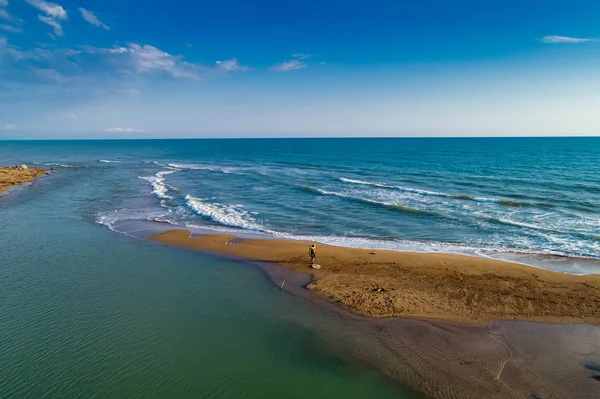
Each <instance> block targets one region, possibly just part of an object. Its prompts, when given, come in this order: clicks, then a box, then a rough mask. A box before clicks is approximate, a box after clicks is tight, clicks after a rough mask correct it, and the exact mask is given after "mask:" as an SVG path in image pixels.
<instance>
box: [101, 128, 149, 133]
mask: <svg viewBox="0 0 600 399" xmlns="http://www.w3.org/2000/svg"><path fill="white" fill-rule="evenodd" d="M106 131H107V132H109V133H144V132H145V131H146V130H144V129H136V128H132V127H111V128H108V129H106Z"/></svg>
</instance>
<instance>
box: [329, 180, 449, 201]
mask: <svg viewBox="0 0 600 399" xmlns="http://www.w3.org/2000/svg"><path fill="white" fill-rule="evenodd" d="M340 180H341V181H343V182H344V183H351V184H360V185H363V186H372V187H379V188H387V189H394V190H400V191H405V192H407V193H414V194H421V195H431V196H435V197H450V196H451V195H450V194H446V193H440V192H437V191H429V190H422V189H419V188H412V187H403V186H390V185H387V184H381V183H371V182H367V181H362V180H356V179H347V178H345V177H340Z"/></svg>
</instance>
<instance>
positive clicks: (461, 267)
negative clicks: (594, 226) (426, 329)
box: [150, 230, 600, 324]
mask: <svg viewBox="0 0 600 399" xmlns="http://www.w3.org/2000/svg"><path fill="white" fill-rule="evenodd" d="M150 239H151V240H154V241H160V242H163V243H167V244H172V245H178V246H183V247H189V248H194V249H201V250H205V251H210V252H215V253H220V254H226V255H230V256H235V257H239V258H243V259H250V260H256V261H261V262H268V263H274V264H277V265H280V266H283V267H285V268H287V269H289V270H293V271H297V272H301V273H305V274H309V275H310V276H311V282H310V283H309V284H308V286H307V288H308V289H310V290H311V291H313V292H315V293H317V294H318V295H320V296H321V297H323V298H327V299H329V300H331V301H333V302H336V303H339V304H341V305H343V306H344V307H345V308H347V309H350V310H352V311H353V312H356V313H358V314H362V315H368V316H374V317H389V316H402V317H416V318H431V319H437V320H448V321H453V322H461V323H475V324H476V323H488V322H491V321H494V320H522V321H542V322H552V323H587V324H600V275H589V276H575V275H569V274H564V273H557V272H552V271H547V270H543V269H538V268H534V267H529V266H525V265H521V264H516V263H510V262H504V261H497V260H490V259H485V258H475V257H469V256H462V255H449V254H438V253H436V254H424V253H407V252H397V251H385V250H367V249H358V248H344V247H336V246H330V245H323V244H318V245H317V254H318V258H317V261H318V262H317V263H319V264H320V265H321V268H320V269H318V270H315V269H311V268H310V262H309V258H308V248H309V246H310V244H311V243H308V242H301V241H291V240H272V239H264V240H262V239H256V240H255V239H252V240H249V239H240V238H237V237H236V236H233V235H217V234H213V235H204V236H201V237H193V236H191V235H190V232H189V231H186V230H174V231H167V232H165V233H161V234H158V235H155V236H153V237H150Z"/></svg>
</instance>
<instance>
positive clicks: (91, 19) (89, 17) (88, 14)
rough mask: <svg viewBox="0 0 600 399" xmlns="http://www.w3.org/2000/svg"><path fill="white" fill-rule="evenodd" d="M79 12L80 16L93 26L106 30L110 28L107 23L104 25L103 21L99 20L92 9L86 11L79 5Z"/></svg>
mask: <svg viewBox="0 0 600 399" xmlns="http://www.w3.org/2000/svg"><path fill="white" fill-rule="evenodd" d="M79 12H81V18H83V19H84V20H86V21H87V22H88V23H90V24H92V25H94V26H97V27H99V28H104V29H106V30H110V27H109V26H108V25H106V24H105V23H103V22H102V21H100V20H99V19H98V17H97V16H96V14H94V13H93V12H92V11H88V10H86V9H85V8H83V7H79Z"/></svg>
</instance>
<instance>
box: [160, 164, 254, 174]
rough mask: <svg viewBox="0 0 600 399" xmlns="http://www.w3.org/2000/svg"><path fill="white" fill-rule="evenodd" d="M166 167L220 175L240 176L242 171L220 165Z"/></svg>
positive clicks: (176, 165) (177, 165) (175, 165)
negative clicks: (218, 173) (204, 171)
mask: <svg viewBox="0 0 600 399" xmlns="http://www.w3.org/2000/svg"><path fill="white" fill-rule="evenodd" d="M168 166H170V167H172V168H176V169H192V170H208V171H211V172H220V173H226V174H229V173H236V174H242V171H243V169H242V168H238V167H234V166H221V165H209V164H188V163H186V164H182V163H170V164H168Z"/></svg>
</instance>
